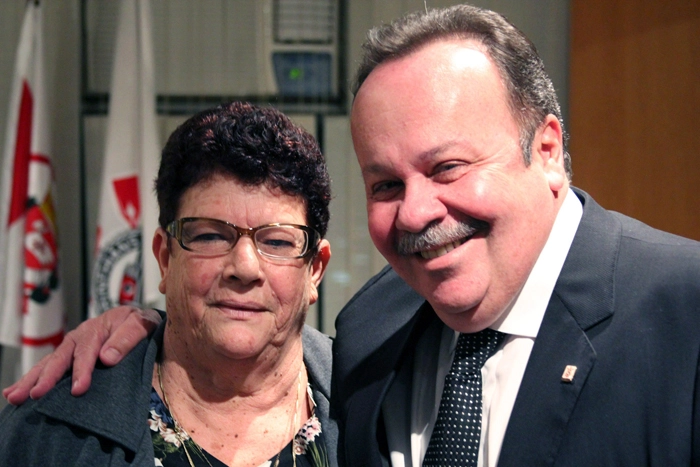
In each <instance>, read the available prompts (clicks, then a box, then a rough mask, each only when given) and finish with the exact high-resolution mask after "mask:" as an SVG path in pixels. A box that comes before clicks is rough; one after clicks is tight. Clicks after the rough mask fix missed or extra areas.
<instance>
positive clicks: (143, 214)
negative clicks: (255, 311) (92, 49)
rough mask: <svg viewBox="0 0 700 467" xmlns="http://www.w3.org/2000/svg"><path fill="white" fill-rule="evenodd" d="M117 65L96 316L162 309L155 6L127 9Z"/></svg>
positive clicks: (130, 3)
mask: <svg viewBox="0 0 700 467" xmlns="http://www.w3.org/2000/svg"><path fill="white" fill-rule="evenodd" d="M120 3H121V4H120V8H121V9H120V13H119V22H118V25H117V39H116V47H115V53H114V62H113V65H112V87H111V91H110V104H109V117H108V123H107V137H106V144H105V153H104V166H103V174H102V188H101V193H100V207H99V209H100V211H99V214H98V221H97V222H98V225H97V237H96V250H95V266H94V269H93V274H92V285H91V289H92V290H91V300H90V313H89V314H90V316H97V315H99V314H101V313H102V312H104V311H105V310H107V309H109V308H111V307H113V306H116V305H120V304H122V305H123V304H130V303H135V304H142V303H146V304H154V303H159V304H162V301H160V300H161V297H162V296H161V294H160V292H158V282H159V280H160V273H159V270H158V264H157V263H156V261H155V258H154V257H153V253H152V252H151V239H152V238H153V232H154V231H155V229H156V227H157V221H158V209H157V203H156V199H155V195H154V193H153V180H154V179H155V176H156V174H157V171H158V162H159V155H160V153H159V144H158V138H157V131H156V110H155V84H154V77H153V43H152V38H151V11H150V2H149V0H122V1H121V2H120Z"/></svg>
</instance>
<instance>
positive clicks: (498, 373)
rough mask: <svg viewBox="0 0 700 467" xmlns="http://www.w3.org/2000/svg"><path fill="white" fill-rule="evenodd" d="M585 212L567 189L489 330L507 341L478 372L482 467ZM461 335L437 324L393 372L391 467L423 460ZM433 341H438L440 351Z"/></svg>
mask: <svg viewBox="0 0 700 467" xmlns="http://www.w3.org/2000/svg"><path fill="white" fill-rule="evenodd" d="M582 213H583V208H582V206H581V202H580V201H579V200H578V198H577V197H576V194H575V193H574V192H573V191H571V190H569V191H568V192H567V194H566V197H565V198H564V202H563V203H562V207H561V209H560V210H559V212H558V213H557V217H556V219H555V221H554V225H553V226H552V231H551V232H550V234H549V238H548V239H547V242H546V244H545V246H544V248H543V249H542V252H541V253H540V255H539V257H538V258H537V261H536V262H535V265H534V267H533V268H532V271H531V272H530V275H529V276H528V278H527V281H526V282H525V285H524V286H523V288H522V290H521V291H520V293H519V294H518V295H517V297H515V299H514V300H513V302H512V303H511V305H510V306H509V308H508V309H507V310H505V312H504V313H503V314H502V315H501V317H500V318H499V319H498V320H497V321H496V322H495V323H494V324H493V325H492V326H491V329H495V330H497V331H500V332H503V333H505V334H507V337H506V339H505V341H504V344H503V345H502V347H501V348H500V349H499V350H498V351H497V352H496V353H495V354H494V355H493V356H492V357H491V358H490V359H488V360H487V361H486V363H485V364H484V367H483V368H482V370H481V375H482V391H483V406H482V422H481V423H482V425H481V442H480V444H479V462H478V465H479V467H495V466H496V464H497V463H498V456H499V454H500V452H501V444H502V443H503V437H504V436H505V432H506V427H507V425H508V420H509V419H510V414H511V411H512V410H513V405H514V403H515V397H516V396H517V394H518V390H519V388H520V382H521V381H522V378H523V374H524V373H525V367H526V366H527V361H528V359H529V358H530V353H531V351H532V347H533V345H534V343H535V337H536V336H537V332H538V331H539V329H540V325H541V324H542V318H543V317H544V313H545V310H546V309H547V304H548V303H549V298H550V296H551V295H552V291H553V290H554V285H555V284H556V281H557V278H558V277H559V272H560V271H561V268H562V266H563V265H564V261H565V260H566V256H567V254H568V252H569V248H570V247H571V243H572V241H573V239H574V235H575V234H576V230H577V229H578V225H579V222H580V221H581V215H582ZM458 336H459V333H457V332H455V331H453V330H452V329H450V328H448V327H447V326H445V325H443V324H442V323H441V322H438V323H436V324H435V325H434V326H432V327H430V328H429V329H427V330H426V332H425V333H424V334H423V336H422V337H421V338H420V339H419V341H418V344H417V346H416V351H415V353H414V358H413V365H412V366H411V365H406V368H407V370H406V371H404V372H403V373H401V372H400V373H399V374H398V375H397V378H396V380H395V381H394V382H393V383H392V386H391V387H390V389H389V393H388V395H387V397H386V398H385V400H384V402H383V404H382V413H383V416H384V420H385V422H386V430H387V440H388V444H389V451H390V453H391V465H392V466H393V467H419V466H420V465H421V464H422V462H423V457H424V456H425V452H426V451H427V449H428V444H429V442H430V435H431V434H432V432H433V426H434V425H435V420H436V418H437V414H438V409H439V407H440V397H441V395H442V388H443V386H444V382H445V375H447V372H448V371H449V369H450V366H451V365H452V360H453V357H454V351H455V347H456V345H457V338H458ZM436 342H439V349H437V351H436V348H435V347H436V346H435V343H436ZM411 368H412V371H411Z"/></svg>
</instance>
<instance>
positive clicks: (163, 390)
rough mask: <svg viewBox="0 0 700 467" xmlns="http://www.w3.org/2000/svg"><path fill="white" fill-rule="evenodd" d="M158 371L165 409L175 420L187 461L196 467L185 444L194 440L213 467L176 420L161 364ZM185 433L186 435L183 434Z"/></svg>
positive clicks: (178, 437)
mask: <svg viewBox="0 0 700 467" xmlns="http://www.w3.org/2000/svg"><path fill="white" fill-rule="evenodd" d="M156 366H157V370H158V386H160V392H161V393H163V402H165V407H166V408H167V409H168V411H169V412H170V418H172V419H173V427H174V428H175V436H177V439H179V440H180V444H182V449H184V450H185V455H186V456H187V460H188V461H189V463H190V467H194V461H192V456H190V452H189V451H188V450H187V444H186V443H185V441H186V440H188V439H190V440H192V444H193V445H194V447H195V449H196V450H197V451H198V452H199V456H200V457H201V458H203V459H204V460H205V461H207V464H209V467H213V466H212V465H211V462H209V459H207V456H206V455H205V454H204V452H203V451H202V448H201V447H200V446H199V444H197V442H196V441H195V440H194V439H192V437H191V436H190V435H189V433H187V432H186V431H185V430H184V429H183V428H182V427H181V426H180V424H179V423H178V421H177V419H176V418H175V413H174V412H173V406H172V405H170V402H169V401H168V395H167V394H165V389H163V376H162V374H161V371H160V362H158V363H156ZM183 433H184V434H183Z"/></svg>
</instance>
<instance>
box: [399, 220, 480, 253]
mask: <svg viewBox="0 0 700 467" xmlns="http://www.w3.org/2000/svg"><path fill="white" fill-rule="evenodd" d="M488 228H489V224H488V223H487V222H484V221H480V220H477V219H470V220H469V221H458V222H457V223H454V224H450V225H444V224H432V225H429V226H428V227H426V228H425V229H424V230H423V231H422V232H418V233H413V232H402V233H401V236H400V237H399V240H398V242H397V244H396V250H397V251H398V253H399V254H400V255H412V254H414V253H418V252H420V251H423V250H429V249H431V248H435V247H438V246H441V245H445V244H447V243H452V242H456V241H458V240H462V239H464V238H467V237H471V236H472V235H474V234H475V233H477V232H480V231H485V230H488Z"/></svg>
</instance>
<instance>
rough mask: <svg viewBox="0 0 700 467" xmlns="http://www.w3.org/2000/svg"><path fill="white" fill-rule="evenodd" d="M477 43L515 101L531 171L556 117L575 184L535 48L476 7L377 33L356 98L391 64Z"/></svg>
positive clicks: (432, 12) (431, 12)
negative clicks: (536, 142)
mask: <svg viewBox="0 0 700 467" xmlns="http://www.w3.org/2000/svg"><path fill="white" fill-rule="evenodd" d="M450 38H458V39H473V40H476V41H479V42H480V43H481V44H483V46H484V47H485V49H486V51H487V53H488V55H489V57H490V58H491V60H492V61H493V62H494V64H495V65H496V67H497V68H498V70H499V72H500V75H501V78H502V79H503V82H504V84H505V87H506V90H507V92H508V96H509V106H510V109H511V113H512V114H513V118H514V119H515V121H516V122H517V124H518V127H519V128H520V147H521V149H522V153H523V157H524V159H525V163H526V164H527V165H529V164H530V162H531V154H530V150H531V146H532V141H533V139H534V136H535V132H536V131H537V129H538V128H539V127H540V125H541V124H542V122H543V121H544V118H545V117H546V116H547V115H548V114H552V115H554V116H555V117H557V119H558V120H559V122H560V123H561V125H562V132H563V139H564V167H565V169H566V174H567V176H568V177H569V179H571V175H572V171H571V157H570V156H569V153H568V152H567V150H566V148H567V143H568V135H567V133H566V132H565V131H564V121H563V119H562V115H561V108H560V106H559V101H558V99H557V94H556V92H555V91H554V86H553V85H552V80H551V79H550V78H549V76H548V75H547V72H546V71H545V68H544V63H543V62H542V59H541V58H540V56H539V54H538V53H537V49H536V48H535V46H534V44H533V43H532V42H531V41H530V40H529V39H528V38H527V37H526V36H525V35H524V34H523V33H522V32H521V31H520V30H519V29H518V28H516V27H515V26H514V25H513V24H511V23H510V22H509V21H508V20H507V19H506V18H505V17H503V16H502V15H500V14H498V13H495V12H493V11H490V10H484V9H481V8H477V7H475V6H471V5H456V6H453V7H449V8H443V9H428V10H426V11H419V12H415V13H410V14H408V15H406V16H403V17H401V18H399V19H397V20H395V21H393V22H391V23H390V24H384V25H381V26H378V27H375V28H373V29H371V30H370V31H369V32H368V33H367V40H366V41H365V43H364V44H363V45H362V48H363V50H364V54H363V57H362V59H361V61H360V66H359V68H358V70H357V74H356V76H355V81H354V83H353V86H352V92H353V94H357V92H358V90H359V89H360V87H361V86H362V83H364V81H365V79H367V76H369V74H370V73H371V72H372V70H374V68H375V67H377V66H378V65H379V64H380V63H382V62H384V61H386V60H392V59H398V58H401V57H405V56H407V55H409V54H411V53H412V52H414V51H415V50H417V49H419V48H420V47H422V46H424V45H426V44H428V43H431V42H435V41H438V40H441V39H450Z"/></svg>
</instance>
